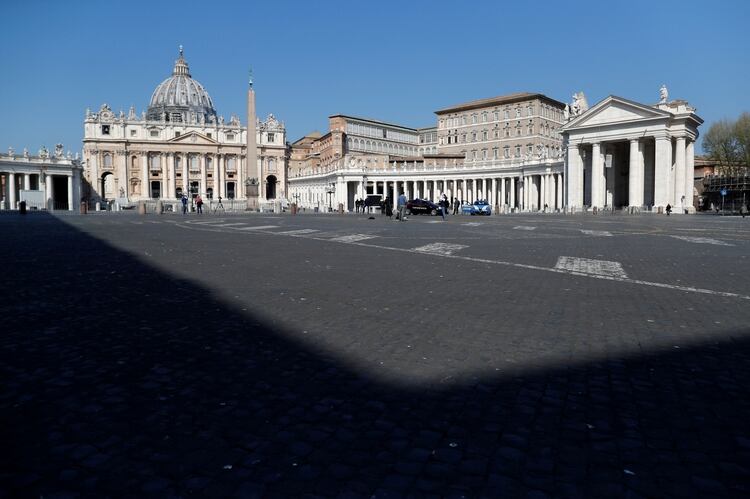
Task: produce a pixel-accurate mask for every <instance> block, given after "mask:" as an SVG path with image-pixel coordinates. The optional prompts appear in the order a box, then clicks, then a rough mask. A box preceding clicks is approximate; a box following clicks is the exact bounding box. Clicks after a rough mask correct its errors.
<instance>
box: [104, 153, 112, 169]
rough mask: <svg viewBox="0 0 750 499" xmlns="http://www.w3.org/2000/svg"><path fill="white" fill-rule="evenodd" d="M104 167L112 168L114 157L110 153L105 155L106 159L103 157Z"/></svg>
mask: <svg viewBox="0 0 750 499" xmlns="http://www.w3.org/2000/svg"><path fill="white" fill-rule="evenodd" d="M102 165H103V166H104V168H112V155H111V154H110V153H108V152H106V153H104V157H102Z"/></svg>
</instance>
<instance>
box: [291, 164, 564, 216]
mask: <svg viewBox="0 0 750 499" xmlns="http://www.w3.org/2000/svg"><path fill="white" fill-rule="evenodd" d="M352 183H353V184H354V186H353V190H354V197H355V198H359V199H365V198H366V197H367V195H370V194H379V195H381V196H383V198H386V197H387V198H388V199H389V200H390V201H391V202H392V203H393V204H394V206H395V205H396V202H397V198H398V196H399V195H400V194H402V193H403V194H405V195H406V197H407V199H416V198H419V199H427V200H430V201H433V202H437V201H438V200H439V199H440V197H441V196H442V195H443V194H445V195H446V196H447V197H448V199H449V200H452V199H453V198H458V199H459V201H462V202H468V203H473V202H474V201H477V200H486V201H487V203H489V204H490V205H491V206H493V207H494V211H511V210H521V211H553V210H559V209H562V207H563V174H562V173H560V172H547V171H544V172H525V173H521V174H519V175H508V176H490V177H484V176H482V177H467V178H461V177H449V178H418V177H416V178H415V177H389V178H366V177H360V178H358V179H356V180H355V178H352V177H351V176H335V177H334V176H329V177H326V179H325V180H324V179H316V180H313V181H309V180H308V181H307V182H305V181H295V180H290V187H289V191H290V195H291V198H290V199H291V201H293V202H297V203H298V204H299V205H300V206H301V207H306V208H314V207H328V206H329V205H330V206H331V207H333V208H336V207H337V206H338V204H339V203H341V204H343V205H344V207H345V209H353V206H350V204H351V202H352V199H351V189H352V187H350V186H351V184H352Z"/></svg>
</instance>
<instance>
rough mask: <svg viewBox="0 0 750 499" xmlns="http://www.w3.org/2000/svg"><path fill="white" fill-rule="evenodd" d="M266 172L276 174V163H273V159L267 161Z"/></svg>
mask: <svg viewBox="0 0 750 499" xmlns="http://www.w3.org/2000/svg"><path fill="white" fill-rule="evenodd" d="M268 172H269V173H276V161H274V160H273V158H271V159H269V160H268Z"/></svg>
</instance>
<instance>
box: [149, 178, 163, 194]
mask: <svg viewBox="0 0 750 499" xmlns="http://www.w3.org/2000/svg"><path fill="white" fill-rule="evenodd" d="M160 197H161V182H159V181H158V180H155V181H154V182H151V198H152V199H159V198H160Z"/></svg>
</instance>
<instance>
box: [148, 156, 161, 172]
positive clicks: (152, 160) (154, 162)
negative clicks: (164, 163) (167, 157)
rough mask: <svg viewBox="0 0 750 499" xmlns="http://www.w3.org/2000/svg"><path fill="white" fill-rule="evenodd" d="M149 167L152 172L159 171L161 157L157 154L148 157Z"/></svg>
mask: <svg viewBox="0 0 750 499" xmlns="http://www.w3.org/2000/svg"><path fill="white" fill-rule="evenodd" d="M148 166H149V168H151V170H152V171H156V170H158V169H159V156H158V155H156V154H150V155H149V157H148Z"/></svg>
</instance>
